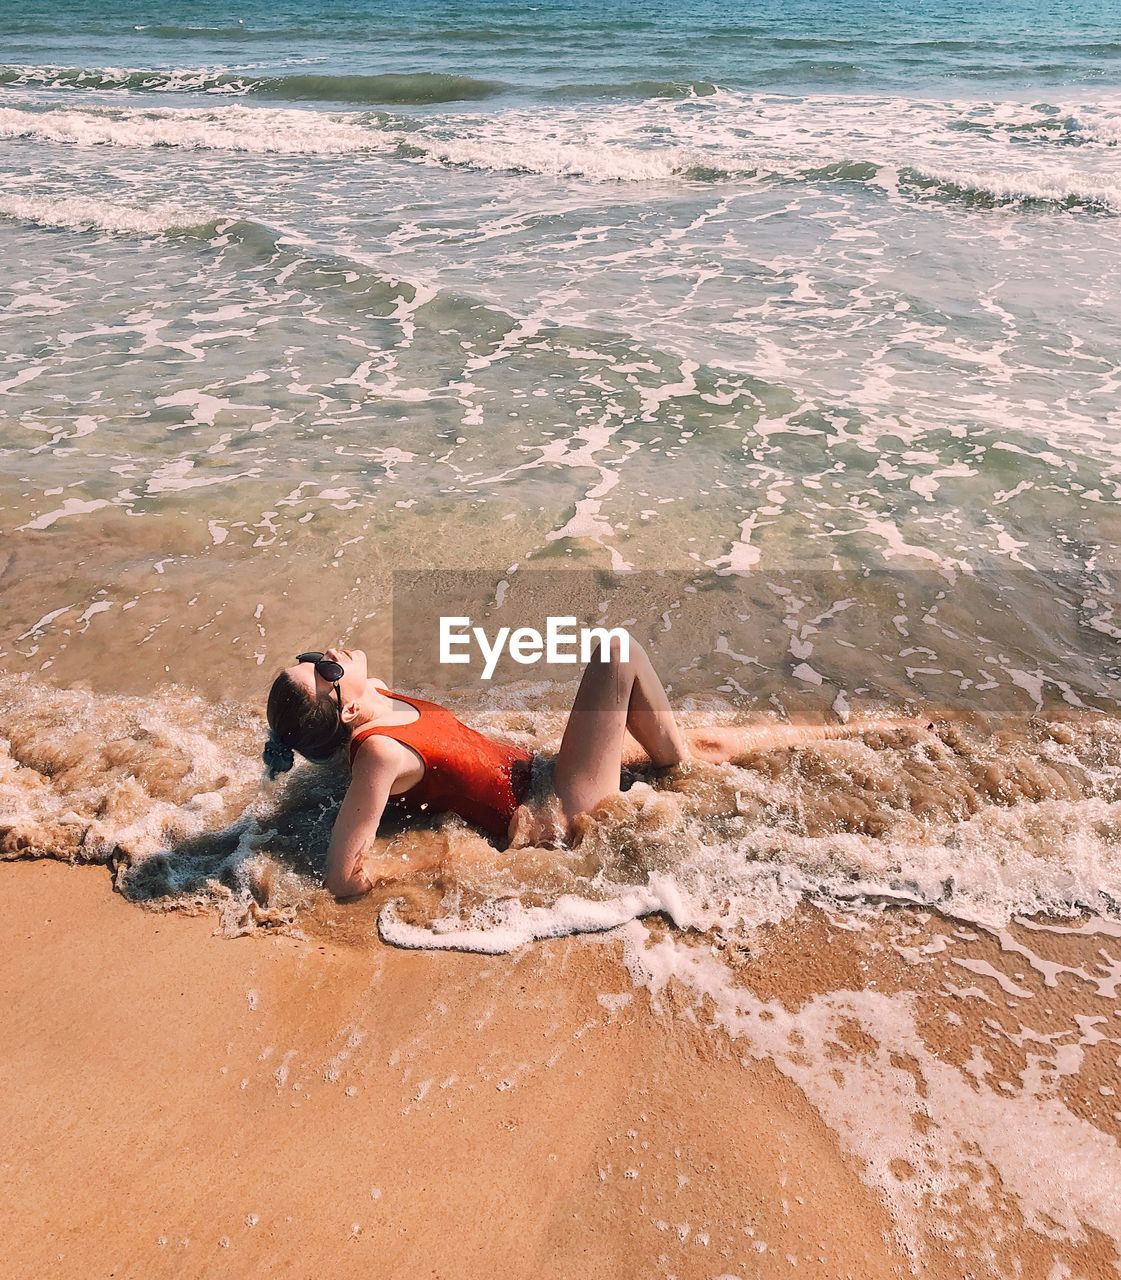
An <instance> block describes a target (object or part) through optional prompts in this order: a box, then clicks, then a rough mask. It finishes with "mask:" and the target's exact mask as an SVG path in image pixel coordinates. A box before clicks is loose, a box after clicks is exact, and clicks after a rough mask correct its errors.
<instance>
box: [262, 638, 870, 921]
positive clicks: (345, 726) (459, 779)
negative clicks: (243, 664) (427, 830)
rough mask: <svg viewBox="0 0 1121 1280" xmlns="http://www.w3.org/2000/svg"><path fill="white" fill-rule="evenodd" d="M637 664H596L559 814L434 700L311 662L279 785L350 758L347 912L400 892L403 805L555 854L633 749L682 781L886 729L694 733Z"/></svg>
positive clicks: (510, 751)
mask: <svg viewBox="0 0 1121 1280" xmlns="http://www.w3.org/2000/svg"><path fill="white" fill-rule="evenodd" d="M628 647H629V650H630V652H629V655H628V657H626V658H625V659H624V657H623V656H622V653H621V646H620V645H619V644H618V642H612V643H611V644H610V645H609V646H608V649H607V652H606V655H604V654H603V653H602V652H601V653H600V654H599V655H598V656H597V657H596V658H593V660H592V661H591V662H590V663H589V664H588V666H587V668H586V669H585V671H584V675H583V678H582V679H581V681H580V688H579V691H578V692H577V694H576V700H575V702H574V703H573V706H572V711H571V713H570V714H569V718H568V722H567V724H566V726H565V731H564V736H563V737H562V739H561V745H560V750H559V751H558V753H557V757H556V761H555V765H554V769H553V775H552V789H553V793H554V796H555V799H556V802H557V803H556V805H554V806H552V807H551V808H552V810H553V812H552V813H550V811H549V807H547V806H544V807H538V808H537V809H534V808H532V807H531V806H529V805H527V804H526V803H525V802H526V799H527V796H528V792H529V783H530V769H531V764H532V756H531V755H530V753H529V752H527V751H523V750H522V749H521V748H519V747H515V746H513V745H511V744H509V743H505V742H501V741H499V740H498V739H495V738H491V737H488V736H486V735H484V734H482V733H479V732H477V731H476V730H474V729H470V728H468V727H467V726H466V725H465V724H463V723H462V722H461V721H459V720H457V719H456V718H455V716H453V715H452V714H451V712H449V711H447V710H445V709H444V708H443V707H440V706H438V705H437V704H435V703H433V702H427V701H425V700H424V699H422V698H412V697H405V696H404V695H403V694H399V693H392V692H391V691H390V690H389V689H388V688H387V687H386V685H385V684H384V683H383V682H382V681H381V680H375V679H372V678H371V677H370V676H369V674H368V673H367V670H366V655H365V654H364V653H363V652H362V651H361V650H360V649H328V650H326V651H325V652H324V653H319V652H310V653H304V654H301V655H300V656H299V658H297V660H296V664H295V665H294V666H291V667H288V668H286V669H285V670H284V671H282V672H281V673H280V675H278V676H277V678H276V679H275V680H274V681H273V685H272V689H271V690H270V692H269V701H268V713H267V714H268V722H269V728H270V734H269V740H268V743H267V744H266V746H265V752H264V759H265V764H266V765H267V767H268V769H269V774H270V777H275V776H276V775H277V774H278V773H281V772H283V771H285V770H287V769H290V768H291V767H292V764H293V751H299V752H300V754H301V755H303V756H306V757H307V758H308V759H309V760H315V761H318V762H323V761H326V760H328V759H330V757H331V756H333V755H334V754H335V753H336V752H337V751H339V750H340V749H341V748H342V747H344V746H348V747H349V752H350V766H351V780H350V785H349V787H348V788H347V792H346V796H345V798H344V800H343V802H342V806H341V807H340V809H339V812H338V816H337V817H336V819H335V825H334V828H333V829H332V832H331V840H330V844H329V846H328V850H327V865H326V871H325V875H324V882H325V884H326V886H327V888H328V889H329V890H330V891H331V892H332V893H333V894H335V896H336V897H339V898H350V897H356V896H358V895H359V894H364V893H368V892H369V891H370V889H371V888H372V887H373V884H374V882H375V881H377V880H383V879H392V878H393V877H394V872H395V871H396V872H397V873H398V874H399V872H400V868H399V867H397V866H396V863H395V862H394V861H392V860H386V859H382V860H380V861H376V860H374V859H372V858H368V857H367V854H368V851H369V850H370V848H371V846H372V844H373V841H374V837H375V836H376V835H377V831H378V825H379V823H380V822H381V818H382V814H383V813H384V811H385V809H386V806H387V805H388V804H389V803H390V802H391V801H397V802H399V803H401V804H403V805H404V806H405V807H406V808H407V809H409V810H412V811H414V812H416V811H427V812H445V811H450V812H453V813H458V814H459V815H460V816H461V817H463V818H464V819H465V820H467V821H468V822H471V823H473V824H474V825H475V826H478V827H480V828H481V829H482V830H484V831H486V833H487V834H488V835H490V836H492V837H494V838H496V839H498V840H505V841H509V840H514V839H515V838H516V839H517V840H518V841H519V843H529V842H533V843H538V844H548V843H554V842H556V841H557V840H558V839H560V840H566V839H569V838H571V836H572V835H573V833H574V831H575V829H576V823H577V819H579V818H580V817H581V815H583V814H587V813H589V812H591V811H592V810H593V809H594V808H595V807H596V806H597V805H598V804H599V803H600V802H601V801H602V800H604V799H605V798H607V797H608V796H611V795H614V794H615V793H616V792H618V790H619V782H620V770H621V767H622V762H623V750H624V744H625V740H626V735H627V734H628V733H629V734H630V735H631V737H633V738H634V739H635V740H636V741H637V743H638V745H639V746H640V747H641V748H642V749H643V751H644V752H645V754H646V757H647V758H648V760H649V761H650V763H651V764H653V765H654V766H656V767H658V768H669V767H671V766H673V765H677V764H681V763H682V762H683V761H685V760H688V759H689V758H690V757H693V758H697V759H703V760H708V761H715V762H721V761H727V760H732V759H734V758H735V757H736V756H737V755H742V754H743V753H744V752H745V751H748V750H751V749H758V748H759V747H767V746H777V745H780V744H796V743H798V742H802V741H806V740H809V739H820V738H834V737H848V736H851V735H852V734H853V733H858V732H863V731H865V730H867V729H868V728H870V727H876V726H875V724H869V723H868V722H865V723H864V724H863V725H859V726H857V725H847V726H841V725H835V726H826V725H810V726H805V727H796V726H774V727H772V728H770V729H761V730H744V729H734V728H706V729H696V730H692V731H685V732H683V731H682V730H681V729H680V728H679V727H678V725H677V722H676V721H675V720H674V717H673V713H672V711H671V710H670V705H669V700H668V699H667V697H666V692H665V689H664V688H663V687H662V683H661V681H660V680H659V679H658V676H657V674H656V673H655V671H654V668H653V667H652V666H651V664H650V659H649V658H648V657H647V656H646V653H645V651H644V650H643V649H642V647H641V646H640V645H639V644H638V643H637V642H635V641H634V640H633V639H632V640H631V641H630V644H629V646H628Z"/></svg>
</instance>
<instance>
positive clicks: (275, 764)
mask: <svg viewBox="0 0 1121 1280" xmlns="http://www.w3.org/2000/svg"><path fill="white" fill-rule="evenodd" d="M266 715H267V716H268V721H269V737H268V741H267V742H266V743H265V750H264V752H263V757H264V761H265V768H266V769H267V770H268V775H269V778H270V780H272V779H275V778H276V776H277V774H280V773H286V772H287V771H288V770H289V769H291V767H292V765H293V764H294V763H295V757H294V756H293V754H292V752H293V750H296V751H298V752H299V753H300V755H302V756H305V757H306V758H307V759H308V760H314V761H315V762H316V763H317V764H322V763H323V761H325V760H329V759H330V758H331V757H332V756H333V755H334V754H335V752H336V751H338V750H339V749H340V747H342V746H344V745H345V744H346V742H347V739H348V738H349V737H350V729H349V727H348V726H347V725H345V724H343V722H342V719H341V717H340V716H339V706H338V703H337V702H336V700H335V697H334V695H333V694H331V693H328V694H325V695H324V696H323V697H321V698H317V697H315V696H314V695H313V694H310V693H309V692H308V691H307V689H306V688H305V687H304V686H303V685H302V684H299V683H298V682H297V681H295V680H293V679H292V677H291V676H290V675H289V674H288V672H287V671H282V672H281V673H280V675H278V676H277V677H276V679H275V680H274V681H273V682H272V688H271V689H270V690H269V704H268V710H267V712H266Z"/></svg>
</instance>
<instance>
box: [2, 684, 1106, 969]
mask: <svg viewBox="0 0 1121 1280" xmlns="http://www.w3.org/2000/svg"><path fill="white" fill-rule="evenodd" d="M0 715H2V717H3V722H4V723H5V724H6V725H8V726H10V727H9V728H8V730H7V732H8V735H9V739H10V740H9V741H6V742H3V743H0V811H2V812H3V814H4V819H3V822H2V823H0V853H2V854H3V856H7V857H28V856H38V857H57V858H63V859H80V860H83V861H93V862H101V863H108V864H109V865H111V866H112V867H113V868H114V869H115V876H116V881H117V885H118V887H119V888H121V889H122V891H124V892H126V893H127V894H129V895H130V896H132V897H135V898H139V899H143V900H146V901H152V900H158V901H163V902H166V903H167V904H169V905H175V903H176V902H178V901H180V900H183V899H184V898H186V899H187V900H189V901H190V902H192V903H194V902H197V901H199V900H202V899H209V900H213V901H221V902H228V901H229V896H230V894H231V893H232V894H234V895H235V897H237V900H238V902H240V903H241V904H242V905H243V906H245V905H247V903H248V898H247V897H246V895H249V897H251V898H252V900H253V902H254V903H255V904H256V908H255V910H257V911H265V910H268V911H274V910H275V911H282V912H287V911H290V910H291V909H295V907H296V906H298V905H299V904H300V903H301V902H303V901H304V900H305V899H307V897H308V895H309V894H311V893H312V892H313V891H314V886H315V883H316V882H317V880H318V874H319V871H320V869H321V866H322V858H323V856H324V852H325V848H326V842H327V839H328V836H329V833H330V828H331V823H332V821H333V817H334V812H335V807H336V805H337V803H338V801H339V799H340V798H341V794H342V792H343V791H344V790H345V786H346V778H345V773H343V772H338V773H336V772H335V771H333V770H331V769H321V768H315V767H312V766H306V767H303V768H300V769H297V770H296V771H295V772H294V774H293V775H292V776H291V778H290V779H289V780H288V781H287V782H286V784H285V785H284V786H283V787H280V788H277V789H275V790H273V791H270V792H264V791H262V790H261V789H260V784H259V779H260V777H261V771H260V763H259V756H258V753H259V750H260V742H261V740H262V736H263V735H262V726H261V723H260V721H259V719H258V718H257V717H256V716H245V715H242V714H240V713H237V712H235V711H233V710H231V709H229V708H223V707H220V706H214V705H210V704H207V703H205V702H203V701H202V700H201V699H199V698H190V697H186V696H184V695H181V694H177V693H174V692H170V693H167V694H164V695H162V696H161V697H159V698H155V699H152V698H144V699H138V698H123V697H116V698H114V697H107V696H95V695H91V694H88V693H81V692H66V691H60V690H53V689H49V688H47V687H45V686H41V685H37V684H36V683H34V682H32V681H30V680H13V679H11V678H6V679H0ZM389 839H390V843H389V849H390V851H392V849H393V848H394V847H397V848H398V849H399V851H400V852H402V853H404V852H407V851H411V852H410V858H409V859H408V860H404V861H402V864H401V865H402V871H403V872H407V871H408V870H409V869H410V867H412V866H423V865H425V863H426V859H427V860H430V856H432V855H433V854H434V851H437V850H442V851H443V852H442V853H440V854H439V855H438V858H437V860H438V861H439V860H440V859H444V860H445V861H446V858H447V852H448V848H449V842H451V844H452V845H466V846H469V848H464V849H463V853H464V856H463V857H462V858H459V857H453V859H452V863H451V866H452V867H453V868H455V869H454V871H453V872H449V873H448V874H450V875H452V882H451V883H452V888H451V889H450V891H449V896H448V897H447V899H446V900H445V902H444V903H443V905H442V906H440V907H437V908H434V909H429V910H427V911H426V912H421V914H420V916H419V917H417V915H416V914H415V911H414V910H413V907H412V906H410V909H409V911H407V912H405V913H402V912H401V911H400V910H399V909H398V908H396V907H390V908H388V909H387V910H385V911H383V913H382V917H381V922H380V923H381V930H382V934H383V936H384V937H385V938H386V940H387V941H390V942H393V943H395V944H397V945H400V946H408V947H436V948H455V949H460V950H472V951H481V952H503V951H508V950H511V949H514V948H516V947H519V946H522V945H524V944H525V943H527V942H531V941H533V940H535V939H540V938H549V937H557V936H561V935H564V934H569V933H582V932H601V931H603V930H610V929H613V928H616V927H618V926H619V925H621V924H624V923H626V922H627V921H629V920H633V919H635V918H636V917H639V916H643V915H649V914H651V913H654V912H660V913H661V914H663V915H664V916H665V917H666V918H668V919H669V920H671V921H672V922H673V923H674V924H675V925H676V926H677V927H678V928H680V929H683V930H688V931H698V932H702V933H706V934H713V933H715V934H719V935H729V934H738V933H742V932H744V931H749V930H751V929H754V928H757V927H758V926H760V925H764V924H774V923H778V922H781V921H784V920H788V919H790V918H791V917H792V916H793V915H794V913H795V912H796V911H797V910H798V909H799V907H800V905H801V904H803V903H805V902H807V901H809V902H816V903H819V904H824V905H828V906H831V907H834V908H838V909H841V910H846V909H849V908H850V907H852V906H856V907H859V908H865V907H867V906H868V905H870V904H871V905H876V906H880V905H883V904H885V903H887V904H892V903H895V904H911V905H919V906H924V907H932V908H936V909H937V910H938V911H940V912H942V913H943V914H945V915H948V916H953V917H955V918H957V919H961V920H966V921H972V922H975V923H979V924H983V925H985V926H988V927H998V926H1002V925H1004V924H1006V923H1007V922H1008V921H1009V920H1011V919H1013V918H1014V917H1016V916H1020V915H1035V914H1037V913H1044V914H1049V915H1056V916H1069V915H1071V914H1073V913H1076V912H1078V911H1083V910H1088V911H1092V912H1094V913H1096V914H1098V915H1101V916H1107V917H1110V916H1111V917H1114V918H1121V721H1118V720H1111V719H1105V718H1101V717H1097V718H1094V717H1086V718H1084V719H1078V720H1071V721H1064V722H1061V723H1054V724H1050V723H1049V724H1040V723H1038V722H1024V723H1017V722H1010V721H1006V722H1002V723H1001V724H999V725H997V726H994V728H993V730H992V731H985V730H982V729H980V728H977V729H966V728H963V727H960V726H956V725H953V724H949V725H944V726H942V727H940V728H939V729H938V730H937V731H936V732H933V731H929V730H926V729H925V728H922V727H921V726H916V725H914V724H911V725H909V726H903V725H900V726H899V727H896V728H892V729H890V730H889V729H883V728H878V729H875V730H873V729H869V730H868V731H867V732H866V733H864V734H863V735H860V736H856V737H853V738H850V739H845V740H836V741H821V740H814V741H812V742H811V741H808V740H807V742H806V743H805V745H802V746H800V747H791V746H790V745H789V744H787V745H778V744H777V742H776V745H770V746H767V747H766V748H765V749H763V748H760V749H759V750H757V751H755V752H754V754H752V755H751V756H750V757H748V758H746V759H745V760H744V761H743V763H742V764H741V765H730V764H728V765H719V766H717V765H706V764H700V763H696V764H693V765H692V766H690V767H689V768H688V769H683V770H680V771H678V772H677V773H676V774H675V775H674V776H672V777H671V778H669V779H667V780H666V782H665V783H664V784H662V785H660V786H659V787H658V788H657V789H654V788H652V787H650V786H649V785H647V784H645V783H642V782H639V783H636V784H635V786H633V787H632V788H631V789H630V790H629V791H628V792H626V793H624V794H621V795H619V796H618V797H615V798H614V799H612V800H611V801H610V802H608V803H606V804H605V805H604V807H603V809H602V811H601V812H600V813H598V814H597V816H596V819H595V821H590V822H589V823H588V824H587V827H586V830H585V832H584V836H583V840H582V841H581V843H580V845H579V847H578V848H577V849H576V850H573V851H570V852H569V853H567V854H563V855H561V854H558V853H557V851H555V850H554V851H534V850H521V849H513V850H510V851H508V852H507V853H504V854H499V853H498V852H497V851H495V850H493V849H492V848H490V846H488V845H487V844H486V843H485V842H484V841H483V840H482V838H481V837H479V836H477V835H476V834H474V833H473V832H471V831H470V830H468V829H467V828H465V827H464V826H463V825H462V824H460V823H458V822H457V821H452V820H448V821H446V822H445V823H444V824H443V828H442V829H437V830H418V831H409V832H405V833H402V834H401V835H400V836H392V835H391V836H390V838H389ZM397 839H401V840H404V841H406V843H405V844H404V845H400V846H395V845H394V841H395V840H397ZM408 842H411V843H408ZM305 875H310V878H305ZM445 882H446V881H445ZM238 895H240V896H238ZM286 918H287V917H286Z"/></svg>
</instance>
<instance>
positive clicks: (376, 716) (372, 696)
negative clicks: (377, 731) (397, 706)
mask: <svg viewBox="0 0 1121 1280" xmlns="http://www.w3.org/2000/svg"><path fill="white" fill-rule="evenodd" d="M355 708H356V712H357V714H356V715H355V717H354V719H353V720H352V721H351V725H350V727H351V732H354V731H356V730H358V729H362V728H364V727H365V726H367V725H372V724H380V723H382V721H384V720H386V719H388V718H389V717H390V716H391V715H392V713H393V699H392V698H389V697H387V696H386V695H385V694H384V693H383V692H382V691H381V689H380V688H379V687H378V686H377V685H376V684H374V682H373V681H372V680H368V681H367V682H366V689H365V691H364V692H363V694H362V696H361V698H359V699H358V701H357V702H356V703H355Z"/></svg>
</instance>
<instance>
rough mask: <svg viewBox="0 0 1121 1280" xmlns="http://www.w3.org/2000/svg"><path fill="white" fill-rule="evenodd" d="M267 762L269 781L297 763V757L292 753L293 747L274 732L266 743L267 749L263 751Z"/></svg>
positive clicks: (263, 756)
mask: <svg viewBox="0 0 1121 1280" xmlns="http://www.w3.org/2000/svg"><path fill="white" fill-rule="evenodd" d="M261 755H262V758H263V759H264V762H265V768H266V769H267V770H268V774H269V781H270V782H273V781H275V780H276V776H277V774H280V773H287V772H288V770H289V769H291V767H292V766H293V765H294V764H295V763H296V757H295V756H294V755H293V754H292V748H291V747H289V746H286V745H285V744H284V743H283V742H281V741H280V739H279V738H277V737H276V736H275V735H273V734H271V733H270V734H269V738H268V741H267V742H266V743H265V749H264V751H263V752H262V753H261Z"/></svg>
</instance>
